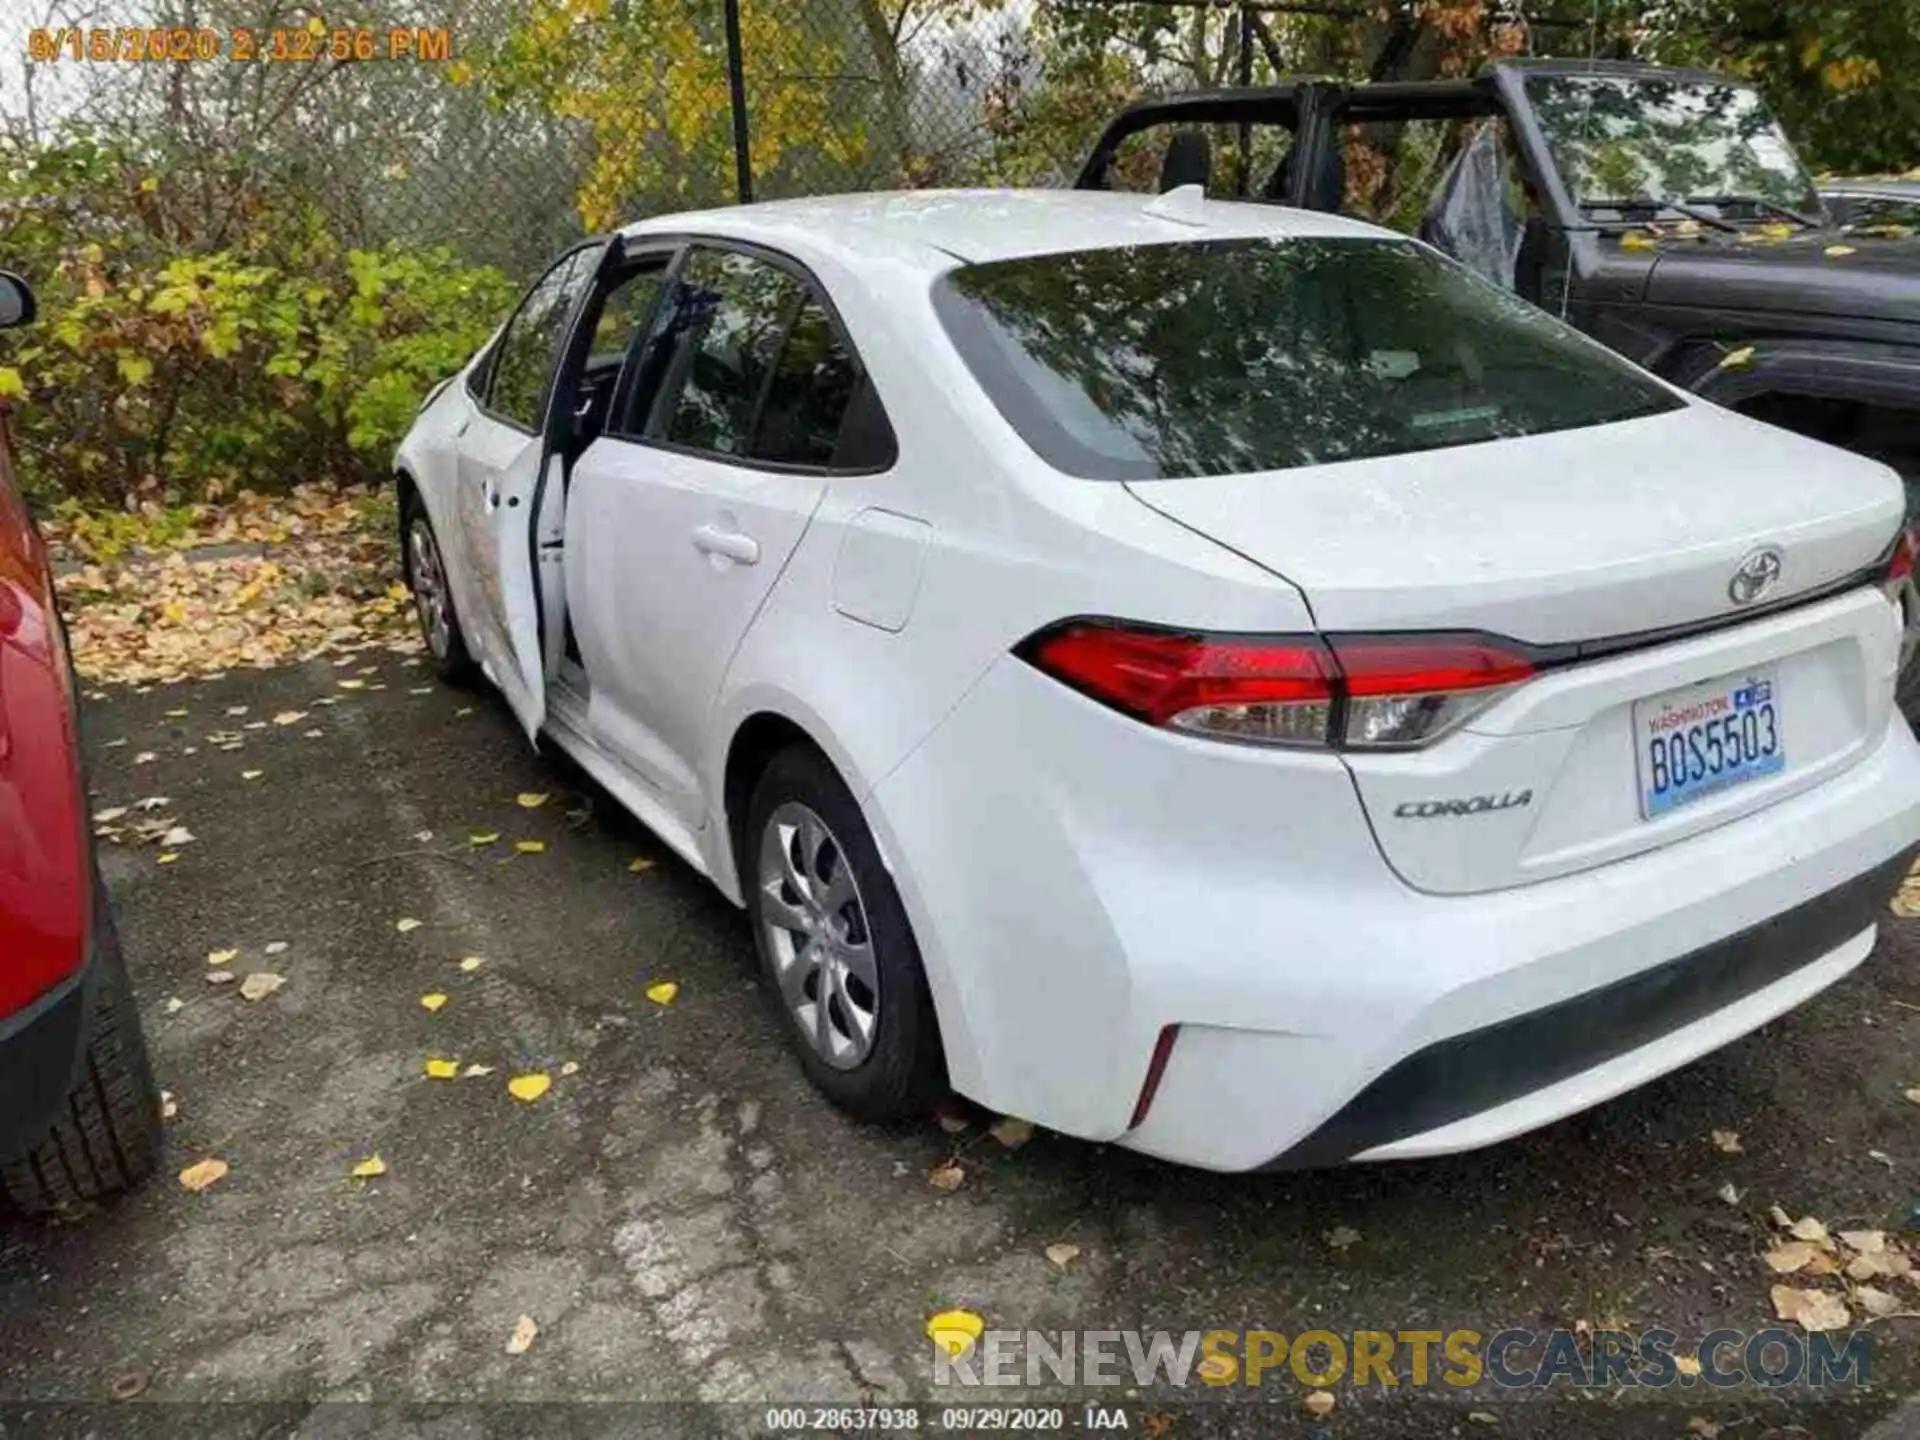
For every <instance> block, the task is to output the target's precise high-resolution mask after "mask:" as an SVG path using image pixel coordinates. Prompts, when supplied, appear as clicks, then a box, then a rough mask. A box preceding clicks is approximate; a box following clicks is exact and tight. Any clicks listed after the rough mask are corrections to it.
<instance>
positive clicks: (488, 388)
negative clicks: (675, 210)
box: [467, 235, 613, 436]
mask: <svg viewBox="0 0 1920 1440" xmlns="http://www.w3.org/2000/svg"><path fill="white" fill-rule="evenodd" d="M612 243H613V242H612V240H611V239H609V237H607V236H605V235H592V236H589V237H588V238H587V239H585V240H582V241H581V242H580V243H579V244H577V245H572V246H569V247H568V248H567V249H566V250H564V251H562V252H561V254H560V255H559V256H558V257H557V258H556V259H555V260H554V262H553V263H552V264H551V265H549V266H547V268H546V269H544V270H542V271H541V272H540V274H539V277H538V278H537V279H535V280H534V282H533V283H532V284H531V285H529V286H528V287H527V288H526V290H525V292H524V293H522V295H521V296H520V299H519V302H518V303H517V304H515V305H514V307H513V313H512V314H510V315H508V316H507V319H506V323H505V324H504V325H502V326H501V327H500V333H499V334H498V335H496V336H494V337H493V341H492V343H491V344H489V345H488V346H487V348H486V352H485V354H484V355H483V356H482V357H481V359H480V361H479V363H478V364H477V365H476V366H475V367H474V370H475V371H476V372H477V371H479V370H482V369H484V370H485V371H486V372H487V379H486V385H485V388H484V392H483V393H482V394H480V395H474V396H473V400H474V405H475V408H476V409H478V410H479V412H480V413H481V414H482V415H484V416H486V417H487V419H489V420H492V421H495V422H497V423H499V424H501V425H505V426H507V427H508V428H509V429H512V430H518V431H519V432H520V433H521V434H522V435H535V436H539V435H545V434H546V433H547V424H548V421H549V420H551V419H552V416H553V397H554V396H555V395H556V394H557V393H558V392H559V389H560V387H559V386H558V385H557V384H556V383H555V381H556V380H557V379H558V378H559V369H560V366H561V364H563V363H564V362H565V360H566V356H567V352H568V350H569V348H570V347H571V344H572V340H573V330H574V327H575V326H576V325H577V324H579V322H580V314H581V307H582V306H583V305H584V304H585V303H586V300H587V298H588V296H590V295H591V294H592V293H593V288H594V281H595V280H596V279H597V278H598V271H599V262H596V263H595V266H594V271H593V273H590V274H588V275H587V276H586V285H585V288H584V289H583V290H582V291H581V293H580V294H579V295H578V296H577V297H575V299H574V302H573V304H572V305H570V306H568V307H567V323H566V326H565V328H564V329H563V330H562V332H561V335H560V346H559V349H558V350H557V351H556V352H555V354H554V357H553V360H552V362H551V363H550V364H549V366H548V368H547V378H546V381H545V383H544V386H543V393H542V396H541V405H540V415H539V418H538V423H536V424H534V425H531V426H529V425H523V424H521V423H520V422H519V421H518V420H516V419H514V418H513V417H512V416H510V415H503V414H501V413H500V412H499V411H498V410H495V409H494V408H493V405H492V401H493V382H494V373H493V372H494V365H495V363H496V362H497V361H498V360H499V358H500V347H501V346H502V345H503V344H504V343H505V341H506V338H507V335H508V333H509V332H510V331H511V330H512V329H513V322H514V321H516V320H518V319H519V318H520V312H521V311H523V310H525V309H526V308H527V302H528V301H529V300H531V299H532V298H533V292H534V291H536V290H538V289H539V288H540V287H541V286H542V285H543V284H545V283H546V279H547V277H548V276H549V275H551V274H553V272H554V271H556V270H558V269H559V268H560V267H561V266H562V265H565V264H567V263H569V262H570V261H572V260H573V258H574V257H575V256H577V255H579V254H581V253H582V252H584V251H587V250H592V249H596V248H598V249H599V250H600V252H601V254H600V260H601V261H604V260H605V259H606V247H607V246H608V245H610V244H612ZM467 393H468V394H469V395H473V391H472V389H471V387H469V389H468V391H467Z"/></svg>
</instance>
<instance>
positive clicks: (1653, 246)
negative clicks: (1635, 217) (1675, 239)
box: [1620, 231, 1660, 250]
mask: <svg viewBox="0 0 1920 1440" xmlns="http://www.w3.org/2000/svg"><path fill="white" fill-rule="evenodd" d="M1620 248H1621V249H1622V250H1658V249H1659V248H1660V242H1659V241H1658V240H1655V239H1654V238H1653V237H1652V236H1651V235H1642V234H1640V233H1638V232H1637V231H1629V232H1628V233H1627V234H1625V235H1622V236H1621V237H1620Z"/></svg>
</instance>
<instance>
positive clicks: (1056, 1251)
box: [1047, 1243, 1080, 1270]
mask: <svg viewBox="0 0 1920 1440" xmlns="http://www.w3.org/2000/svg"><path fill="white" fill-rule="evenodd" d="M1079 1258H1080V1247H1079V1246H1078V1245H1068V1244H1065V1243H1061V1244H1058V1245H1049V1246H1047V1261H1048V1263H1049V1264H1051V1265H1052V1266H1053V1267H1054V1268H1055V1269H1056V1270H1064V1269H1066V1268H1067V1267H1068V1266H1069V1265H1071V1264H1072V1263H1073V1262H1074V1261H1075V1260H1077V1259H1079Z"/></svg>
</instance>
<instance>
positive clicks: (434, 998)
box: [420, 990, 447, 1010]
mask: <svg viewBox="0 0 1920 1440" xmlns="http://www.w3.org/2000/svg"><path fill="white" fill-rule="evenodd" d="M446 1003H447V997H446V996H445V995H443V994H441V993H440V991H438V990H434V991H431V992H429V993H428V994H425V995H422V996H421V997H420V1008H421V1009H423V1010H438V1009H439V1008H440V1007H441V1006H442V1005H444V1004H446Z"/></svg>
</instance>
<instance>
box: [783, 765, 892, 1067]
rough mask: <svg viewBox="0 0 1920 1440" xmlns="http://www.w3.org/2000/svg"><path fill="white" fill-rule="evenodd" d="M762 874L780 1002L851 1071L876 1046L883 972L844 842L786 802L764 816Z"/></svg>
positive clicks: (833, 1062) (833, 1061) (811, 1039)
mask: <svg viewBox="0 0 1920 1440" xmlns="http://www.w3.org/2000/svg"><path fill="white" fill-rule="evenodd" d="M759 878H760V924H761V926H762V928H763V930H764V932H765V938H766V941H767V949H768V952H769V953H770V954H771V955H772V957H773V968H774V974H775V977H776V980H777V982H778V984H779V987H780V998H781V1002H782V1003H783V1004H784V1005H785V1006H786V1009H787V1012H788V1013H789V1014H790V1015H791V1016H792V1017H793V1020H794V1023H795V1024H796V1025H797V1026H799V1028H800V1033H801V1035H802V1036H803V1037H805V1039H806V1041H807V1043H808V1045H809V1046H811V1047H812V1049H813V1051H814V1053H815V1054H817V1055H818V1056H819V1057H820V1058H821V1059H822V1060H823V1061H825V1062H826V1063H827V1064H828V1065H830V1066H832V1067H833V1068H834V1069H836V1070H851V1069H853V1068H854V1067H855V1066H857V1065H858V1064H860V1062H861V1061H863V1060H865V1059H866V1058H867V1055H868V1054H869V1052H871V1051H872V1049H873V1040H874V1031H875V1029H876V1028H877V1026H878V1023H879V1018H880V972H879V970H878V968H877V967H876V965H875V964H874V955H873V935H872V931H871V930H870V929H869V928H868V925H867V911H866V906H865V904H864V903H863V902H862V900H861V898H860V886H859V883H858V882H857V881H856V880H855V879H854V875H853V868H852V866H851V865H850V864H849V863H848V861H847V853H846V850H845V848H844V847H843V846H842V845H841V844H840V842H839V840H838V839H837V838H836V837H835V836H834V833H833V831H832V830H831V829H829V828H828V826H827V823H826V821H824V820H822V819H821V818H820V817H819V815H817V814H816V813H814V811H813V810H811V809H810V808H808V807H807V806H805V805H803V804H801V803H800V802H799V801H797V800H789V801H787V802H785V803H784V804H782V805H780V806H779V807H778V808H776V809H775V810H774V812H773V814H771V815H770V816H768V817H767V824H766V828H765V830H764V831H763V832H762V833H761V837H760V868H759Z"/></svg>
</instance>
